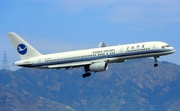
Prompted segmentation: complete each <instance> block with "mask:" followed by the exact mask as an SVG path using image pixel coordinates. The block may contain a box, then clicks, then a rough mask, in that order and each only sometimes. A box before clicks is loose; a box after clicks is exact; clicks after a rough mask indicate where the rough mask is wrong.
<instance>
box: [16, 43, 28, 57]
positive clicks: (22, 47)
mask: <svg viewBox="0 0 180 111" xmlns="http://www.w3.org/2000/svg"><path fill="white" fill-rule="evenodd" d="M17 51H18V52H19V54H21V55H24V54H26V53H27V47H26V45H24V44H19V45H18V46H17Z"/></svg>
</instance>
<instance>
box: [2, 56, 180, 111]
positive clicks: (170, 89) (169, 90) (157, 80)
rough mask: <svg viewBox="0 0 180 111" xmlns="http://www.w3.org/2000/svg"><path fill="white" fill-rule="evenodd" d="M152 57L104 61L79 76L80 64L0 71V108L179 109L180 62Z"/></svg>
mask: <svg viewBox="0 0 180 111" xmlns="http://www.w3.org/2000/svg"><path fill="white" fill-rule="evenodd" d="M153 64H154V61H153V60H151V59H137V60H130V61H126V62H124V63H118V64H109V69H108V70H107V71H104V72H99V73H92V76H90V77H88V78H82V74H83V73H84V70H83V68H77V69H72V70H63V69H60V70H47V69H46V70H42V69H28V68H22V69H19V70H17V71H7V70H1V71H0V86H1V87H0V110H2V111H15V110H18V111H27V110H35V111H50V110H51V111H57V110H58V111H59V110H60V111H97V110H98V111H179V110H180V66H179V65H176V64H172V63H169V62H159V66H158V67H156V68H154V66H153Z"/></svg>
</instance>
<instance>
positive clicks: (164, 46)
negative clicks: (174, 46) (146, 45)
mask: <svg viewBox="0 0 180 111" xmlns="http://www.w3.org/2000/svg"><path fill="white" fill-rule="evenodd" d="M166 47H170V45H163V46H162V47H161V48H163V49H164V48H166Z"/></svg>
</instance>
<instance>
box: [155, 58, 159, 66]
mask: <svg viewBox="0 0 180 111" xmlns="http://www.w3.org/2000/svg"><path fill="white" fill-rule="evenodd" d="M157 58H158V57H154V67H157V66H158V64H157Z"/></svg>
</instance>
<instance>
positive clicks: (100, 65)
mask: <svg viewBox="0 0 180 111" xmlns="http://www.w3.org/2000/svg"><path fill="white" fill-rule="evenodd" d="M84 69H85V71H86V72H88V71H92V72H100V71H105V70H107V69H108V66H107V63H106V62H97V63H93V64H91V65H88V66H85V67H84Z"/></svg>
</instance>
